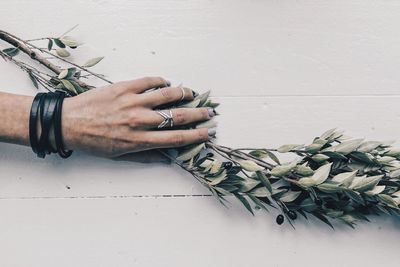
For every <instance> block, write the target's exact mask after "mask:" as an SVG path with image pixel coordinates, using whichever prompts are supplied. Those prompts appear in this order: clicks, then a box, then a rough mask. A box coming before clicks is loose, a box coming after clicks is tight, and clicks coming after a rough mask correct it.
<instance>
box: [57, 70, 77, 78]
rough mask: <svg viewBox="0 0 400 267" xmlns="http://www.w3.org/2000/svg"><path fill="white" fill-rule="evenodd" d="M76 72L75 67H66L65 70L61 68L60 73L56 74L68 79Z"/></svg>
mask: <svg viewBox="0 0 400 267" xmlns="http://www.w3.org/2000/svg"><path fill="white" fill-rule="evenodd" d="M75 72H76V68H68V69H65V70H62V71H61V72H60V74H58V79H70V78H72V77H73V76H74V74H75Z"/></svg>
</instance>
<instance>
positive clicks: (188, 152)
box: [176, 143, 205, 161]
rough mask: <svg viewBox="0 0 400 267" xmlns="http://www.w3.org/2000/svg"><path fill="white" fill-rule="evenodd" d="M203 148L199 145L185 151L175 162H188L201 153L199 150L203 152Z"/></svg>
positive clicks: (202, 145)
mask: <svg viewBox="0 0 400 267" xmlns="http://www.w3.org/2000/svg"><path fill="white" fill-rule="evenodd" d="M204 148H205V144H204V143H201V144H198V145H196V146H194V147H191V148H189V149H186V150H184V151H183V152H181V153H180V154H179V155H178V157H177V158H176V160H181V161H185V160H189V159H191V158H193V157H194V156H196V155H197V154H199V153H200V152H201V150H203V149H204Z"/></svg>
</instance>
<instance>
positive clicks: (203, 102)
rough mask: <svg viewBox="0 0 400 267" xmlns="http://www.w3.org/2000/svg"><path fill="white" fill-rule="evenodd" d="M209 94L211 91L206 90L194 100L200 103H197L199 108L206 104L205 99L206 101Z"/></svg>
mask: <svg viewBox="0 0 400 267" xmlns="http://www.w3.org/2000/svg"><path fill="white" fill-rule="evenodd" d="M210 92H211V91H210V90H208V91H207V92H205V93H203V94H201V95H199V96H197V97H196V98H195V100H200V102H199V106H200V107H202V106H203V105H204V104H205V103H206V101H207V99H208V97H209V95H210Z"/></svg>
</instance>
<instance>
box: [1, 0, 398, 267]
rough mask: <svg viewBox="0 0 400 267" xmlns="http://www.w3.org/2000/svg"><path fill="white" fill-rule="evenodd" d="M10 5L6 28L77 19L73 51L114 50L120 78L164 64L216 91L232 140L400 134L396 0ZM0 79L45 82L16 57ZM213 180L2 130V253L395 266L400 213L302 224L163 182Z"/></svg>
mask: <svg viewBox="0 0 400 267" xmlns="http://www.w3.org/2000/svg"><path fill="white" fill-rule="evenodd" d="M0 4H1V7H0V25H1V28H2V29H4V30H8V31H10V32H13V33H15V34H17V35H20V36H21V37H23V38H26V39H28V38H35V37H42V36H49V35H50V36H55V35H58V34H60V33H62V32H63V31H65V30H66V29H68V28H69V27H71V26H73V25H75V24H77V23H79V24H80V26H79V27H78V28H77V29H76V31H75V32H74V33H73V34H72V35H74V36H75V37H77V38H79V39H81V40H83V41H84V42H85V46H83V47H82V48H80V49H77V50H76V54H75V56H74V59H75V60H76V61H77V62H83V61H85V60H86V59H87V58H89V57H92V56H99V55H104V56H106V59H105V60H104V62H103V64H100V65H98V66H96V67H95V70H96V71H98V72H102V73H106V74H108V75H109V77H110V79H112V80H114V81H117V80H122V79H131V78H134V77H140V76H145V75H162V76H164V77H167V78H170V79H172V80H173V81H176V82H183V83H184V84H185V85H187V86H190V87H192V88H195V89H197V90H199V91H200V92H202V91H205V90H207V89H212V97H213V98H214V99H215V100H216V101H220V102H221V103H222V104H221V106H220V107H219V108H218V111H219V112H220V113H221V114H222V115H221V116H219V117H218V122H219V126H218V133H217V135H218V142H219V143H221V144H226V145H230V146H261V147H272V146H278V145H280V144H283V143H304V142H309V141H311V140H312V138H313V137H314V136H316V135H318V134H320V133H321V132H323V131H324V130H326V129H328V128H332V127H339V128H341V129H345V130H347V133H348V134H349V135H352V136H357V137H366V138H368V139H380V140H382V139H396V138H399V137H400V126H399V123H400V106H399V104H400V103H399V101H400V97H399V96H400V94H399V85H400V75H399V69H400V27H399V25H400V16H399V14H400V1H394V0H392V1H390V0H337V1H328V0H321V1H304V0H297V1H272V0H264V1H262V0H252V1H251V0H218V1H217V0H214V1H213V0H208V1H206V0H186V1H184V0H168V1H167V0H158V1H157V0H148V1H137V0H130V1H128V0H114V1H111V0H92V1H83V0H69V1H54V0H36V1H28V0H24V1H4V0H2V1H1V3H0ZM0 45H2V46H3V45H4V44H3V43H1V44H0ZM0 77H1V79H0V90H1V91H7V92H16V93H20V94H30V95H33V94H34V93H35V90H34V89H33V88H32V86H31V84H30V81H29V79H28V78H27V76H26V75H25V74H24V73H22V72H21V71H20V70H19V69H17V68H16V67H14V66H13V65H11V64H7V63H4V62H1V64H0ZM0 123H1V122H0ZM68 188H70V189H68ZM207 193H208V192H207V191H206V190H205V189H203V188H202V187H201V186H200V185H198V184H197V183H196V181H194V180H193V178H192V177H190V176H189V175H187V174H186V173H184V172H182V171H181V170H179V169H178V168H176V167H172V166H168V165H165V164H140V163H132V162H124V161H112V160H107V159H101V158H97V157H93V156H89V155H85V154H81V153H75V154H74V155H73V156H72V157H71V158H70V159H68V160H61V159H59V158H58V157H57V156H51V157H48V158H46V160H42V159H37V158H35V155H34V154H33V153H32V152H31V150H30V148H28V147H20V146H14V145H9V144H0V198H1V199H0V266H2V267H8V266H18V267H20V266H29V267H32V266H34V267H36V266H40V267H43V266H96V267H99V266H280V267H282V266H377V265H378V264H380V265H384V266H399V263H398V262H399V260H400V255H399V253H398V242H399V240H400V221H397V220H395V219H391V218H373V219H372V220H373V223H371V224H361V225H359V227H358V228H357V229H356V230H351V229H348V228H341V227H339V228H338V229H337V230H336V231H332V230H330V229H329V228H327V227H326V226H324V225H322V224H320V223H318V222H315V221H312V223H306V222H305V221H304V220H299V221H298V222H297V223H296V226H297V229H296V230H295V231H294V230H293V229H291V227H289V226H288V225H283V226H278V225H276V224H275V222H274V220H275V216H276V214H273V213H272V214H265V213H263V212H258V213H257V215H256V216H255V217H252V216H251V215H248V214H247V212H246V211H245V210H244V209H243V208H242V207H241V206H240V205H239V204H238V203H237V202H233V203H232V207H231V208H230V209H225V208H223V207H221V206H220V205H219V203H218V202H217V201H216V200H214V199H213V198H211V197H190V196H188V197H160V196H157V195H162V194H184V195H191V194H207ZM141 196H144V197H141Z"/></svg>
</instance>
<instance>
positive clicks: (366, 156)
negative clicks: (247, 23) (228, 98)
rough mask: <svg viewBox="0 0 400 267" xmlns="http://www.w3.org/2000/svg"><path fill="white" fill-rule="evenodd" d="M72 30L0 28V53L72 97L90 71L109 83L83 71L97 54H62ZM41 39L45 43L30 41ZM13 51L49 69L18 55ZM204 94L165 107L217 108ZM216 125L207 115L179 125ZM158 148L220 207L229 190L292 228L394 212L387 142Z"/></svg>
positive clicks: (397, 154)
mask: <svg viewBox="0 0 400 267" xmlns="http://www.w3.org/2000/svg"><path fill="white" fill-rule="evenodd" d="M74 28H75V27H74ZM74 28H72V29H70V30H69V31H67V32H66V33H64V34H62V35H61V36H58V37H44V38H37V39H31V40H23V39H21V38H19V37H17V36H15V35H13V34H10V33H8V32H5V31H1V30H0V39H1V40H3V41H5V42H7V43H8V44H10V45H11V47H8V48H5V49H3V50H0V56H1V57H2V58H3V59H4V60H6V61H10V62H12V63H14V64H15V65H16V66H18V67H19V68H21V69H22V70H23V71H25V72H26V73H27V74H28V76H29V78H30V79H31V81H32V83H33V85H34V86H35V87H36V88H39V87H40V86H41V87H43V88H44V89H46V90H49V91H53V90H63V91H65V92H66V93H67V94H69V95H71V96H74V95H78V94H81V93H84V92H85V91H87V90H91V89H93V88H94V86H91V85H90V84H88V83H86V82H85V81H84V80H85V79H86V80H87V79H89V78H92V77H94V78H97V79H100V80H102V81H104V82H106V83H109V84H112V82H111V81H110V80H108V79H107V78H106V77H105V76H104V75H102V74H98V73H95V72H93V71H92V70H90V68H91V67H93V66H95V65H96V64H98V63H99V62H100V61H101V60H102V59H103V57H97V58H93V59H90V60H88V61H87V62H86V63H84V64H82V65H79V64H76V63H74V62H72V61H70V60H69V59H68V57H69V56H70V52H71V51H72V50H73V49H76V48H77V47H79V46H80V45H82V43H80V42H79V41H77V40H76V39H74V38H72V37H70V36H67V34H68V33H69V32H70V31H71V30H73V29H74ZM44 41H46V42H47V46H46V47H40V46H38V45H37V44H36V43H37V42H44ZM20 52H23V53H25V54H27V55H28V56H29V57H30V58H31V59H32V60H33V61H34V62H36V63H39V64H41V65H43V66H44V67H45V68H46V69H47V70H48V71H49V72H47V71H42V70H40V69H39V68H38V67H37V66H33V65H32V64H28V63H25V62H24V61H22V60H18V59H17V58H16V56H17V55H18V54H19V53H20ZM53 60H58V62H60V63H63V64H66V65H67V67H61V66H59V65H56V64H55V63H53ZM209 95H210V91H207V92H205V93H203V94H201V95H199V96H197V97H196V98H195V99H194V100H192V101H186V102H183V103H181V104H179V105H173V106H170V107H177V106H179V107H192V108H195V107H213V108H215V107H217V106H218V105H219V104H218V103H215V102H213V101H212V100H210V98H209ZM215 126H216V122H215V121H214V120H213V119H212V120H209V121H206V122H202V123H194V124H191V125H186V126H179V127H178V128H182V129H185V128H201V127H207V128H210V127H215ZM159 152H160V153H162V154H164V155H165V156H166V157H168V158H170V159H171V160H172V161H173V162H174V163H175V164H177V165H178V166H180V167H181V168H182V169H184V170H185V171H187V172H189V173H190V174H191V175H192V176H193V177H194V178H195V179H196V180H197V181H199V182H200V183H201V184H202V185H204V186H205V187H206V188H208V190H210V192H211V194H212V195H213V196H215V197H216V198H217V199H218V200H219V201H220V202H221V203H222V204H224V205H226V203H227V199H226V196H234V197H235V198H237V199H238V200H239V201H240V202H241V203H242V204H243V206H244V207H245V208H246V209H247V210H248V211H249V212H251V213H252V214H254V209H264V210H266V211H268V210H269V208H274V209H278V210H280V213H281V214H279V215H278V216H277V217H276V222H277V223H278V224H282V223H283V222H284V221H285V219H286V220H287V221H288V222H289V223H290V224H291V225H292V226H293V224H292V222H293V221H294V220H296V218H297V217H298V215H301V216H303V217H304V218H306V219H307V218H308V216H310V215H312V216H314V217H316V218H318V219H320V220H321V221H323V222H324V223H326V224H328V225H329V226H331V227H332V228H333V225H332V223H331V221H332V220H335V221H339V222H342V223H344V224H346V225H348V226H350V227H354V226H355V224H356V223H357V222H358V221H369V220H368V216H369V215H380V214H387V215H400V209H399V204H400V148H395V147H393V146H392V143H391V142H380V141H365V140H363V139H353V138H350V137H348V136H345V135H344V134H343V132H342V131H338V130H336V129H331V130H328V131H326V132H325V133H323V134H322V135H320V136H319V137H316V138H314V140H313V141H312V142H311V143H310V144H308V145H298V144H287V145H283V146H281V147H279V148H277V149H269V148H236V149H233V148H229V147H226V146H223V145H218V144H216V143H215V142H213V141H207V142H204V143H201V144H193V145H189V146H185V147H181V148H171V149H159ZM282 154H290V156H291V158H292V161H289V162H281V160H280V159H279V158H280V156H281V155H282ZM285 158H287V157H285Z"/></svg>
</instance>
